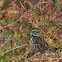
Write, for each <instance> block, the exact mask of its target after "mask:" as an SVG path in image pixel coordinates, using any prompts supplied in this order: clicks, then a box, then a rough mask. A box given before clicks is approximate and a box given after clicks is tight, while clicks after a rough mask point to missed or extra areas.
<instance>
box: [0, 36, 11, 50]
mask: <svg viewBox="0 0 62 62" xmlns="http://www.w3.org/2000/svg"><path fill="white" fill-rule="evenodd" d="M10 37H11V35H10V36H9V37H8V39H6V41H5V42H4V44H2V45H1V47H0V49H1V48H2V47H3V46H4V45H5V44H6V42H7V41H8V40H9V39H10Z"/></svg>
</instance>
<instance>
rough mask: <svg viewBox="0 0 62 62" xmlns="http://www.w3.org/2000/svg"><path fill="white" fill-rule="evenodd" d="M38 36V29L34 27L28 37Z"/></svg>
mask: <svg viewBox="0 0 62 62" xmlns="http://www.w3.org/2000/svg"><path fill="white" fill-rule="evenodd" d="M39 35H40V33H39V29H38V28H36V27H34V28H32V29H31V31H30V36H39Z"/></svg>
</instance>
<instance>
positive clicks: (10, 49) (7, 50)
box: [3, 44, 26, 55]
mask: <svg viewBox="0 0 62 62" xmlns="http://www.w3.org/2000/svg"><path fill="white" fill-rule="evenodd" d="M23 46H26V44H24V45H21V46H18V47H16V48H13V49H10V50H7V51H5V52H4V53H3V55H4V54H5V53H7V52H10V51H12V50H15V49H17V48H21V47H23Z"/></svg>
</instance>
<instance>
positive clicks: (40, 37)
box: [38, 36, 49, 48]
mask: <svg viewBox="0 0 62 62" xmlns="http://www.w3.org/2000/svg"><path fill="white" fill-rule="evenodd" d="M38 42H40V45H43V46H44V47H46V48H49V45H48V44H47V42H46V41H45V40H44V39H43V37H42V36H39V41H38Z"/></svg>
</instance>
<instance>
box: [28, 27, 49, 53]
mask: <svg viewBox="0 0 62 62" xmlns="http://www.w3.org/2000/svg"><path fill="white" fill-rule="evenodd" d="M29 45H30V46H33V47H32V50H33V51H34V52H35V53H37V52H40V53H44V52H45V50H47V49H48V48H49V45H48V44H47V42H46V41H45V40H44V39H43V38H42V36H41V35H40V33H39V29H38V28H36V27H34V28H32V29H31V31H30V41H29Z"/></svg>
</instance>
